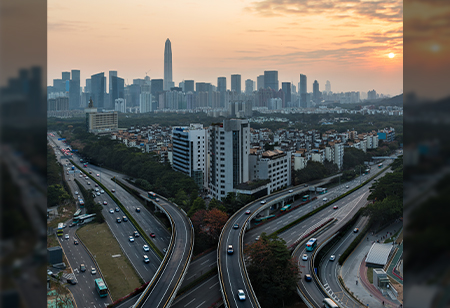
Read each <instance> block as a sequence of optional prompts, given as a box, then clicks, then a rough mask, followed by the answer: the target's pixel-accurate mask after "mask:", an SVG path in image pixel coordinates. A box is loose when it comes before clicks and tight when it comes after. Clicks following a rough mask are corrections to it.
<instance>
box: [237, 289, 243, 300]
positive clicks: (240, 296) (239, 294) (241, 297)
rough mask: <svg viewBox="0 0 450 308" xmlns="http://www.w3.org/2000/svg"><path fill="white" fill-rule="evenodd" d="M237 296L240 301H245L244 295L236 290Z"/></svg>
mask: <svg viewBox="0 0 450 308" xmlns="http://www.w3.org/2000/svg"><path fill="white" fill-rule="evenodd" d="M237 296H238V298H239V300H240V301H245V293H244V291H243V290H238V291H237Z"/></svg>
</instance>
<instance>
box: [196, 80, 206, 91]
mask: <svg viewBox="0 0 450 308" xmlns="http://www.w3.org/2000/svg"><path fill="white" fill-rule="evenodd" d="M195 92H197V93H198V92H208V86H207V83H206V82H196V83H195Z"/></svg>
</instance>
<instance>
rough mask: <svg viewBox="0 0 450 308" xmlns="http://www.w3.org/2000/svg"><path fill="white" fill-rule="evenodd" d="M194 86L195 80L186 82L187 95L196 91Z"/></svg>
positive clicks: (185, 90)
mask: <svg viewBox="0 0 450 308" xmlns="http://www.w3.org/2000/svg"><path fill="white" fill-rule="evenodd" d="M194 85H195V82H194V80H185V81H184V92H185V93H188V92H192V93H194V91H195V90H194Z"/></svg>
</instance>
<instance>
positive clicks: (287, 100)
mask: <svg viewBox="0 0 450 308" xmlns="http://www.w3.org/2000/svg"><path fill="white" fill-rule="evenodd" d="M281 90H282V91H283V93H284V101H283V107H284V108H286V107H292V105H291V103H292V101H291V83H290V82H282V83H281Z"/></svg>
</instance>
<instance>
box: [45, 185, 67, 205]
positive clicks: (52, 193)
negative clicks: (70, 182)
mask: <svg viewBox="0 0 450 308" xmlns="http://www.w3.org/2000/svg"><path fill="white" fill-rule="evenodd" d="M69 199H70V195H69V194H68V193H67V192H66V191H65V190H64V188H63V187H62V186H61V185H59V184H55V185H50V186H49V187H48V188H47V206H48V207H52V206H56V205H59V204H61V203H62V202H64V201H65V200H69Z"/></svg>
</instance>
